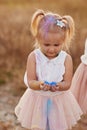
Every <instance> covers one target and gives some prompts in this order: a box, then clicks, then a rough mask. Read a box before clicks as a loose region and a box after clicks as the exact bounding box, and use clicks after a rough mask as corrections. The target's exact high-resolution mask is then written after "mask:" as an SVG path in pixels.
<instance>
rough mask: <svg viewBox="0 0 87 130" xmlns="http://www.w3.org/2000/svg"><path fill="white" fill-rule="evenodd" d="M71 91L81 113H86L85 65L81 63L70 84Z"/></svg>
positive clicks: (86, 71)
mask: <svg viewBox="0 0 87 130" xmlns="http://www.w3.org/2000/svg"><path fill="white" fill-rule="evenodd" d="M71 91H72V92H73V94H74V96H75V98H76V99H77V101H78V103H79V105H80V107H81V109H82V111H83V112H84V113H86V112H87V65H85V64H83V63H81V64H80V65H79V67H78V68H77V70H76V72H75V74H74V77H73V80H72V84H71Z"/></svg>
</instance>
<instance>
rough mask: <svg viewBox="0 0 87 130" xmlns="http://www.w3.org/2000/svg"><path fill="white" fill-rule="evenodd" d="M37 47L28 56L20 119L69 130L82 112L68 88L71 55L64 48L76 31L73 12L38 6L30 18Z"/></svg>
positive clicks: (40, 129) (32, 127)
mask: <svg viewBox="0 0 87 130" xmlns="http://www.w3.org/2000/svg"><path fill="white" fill-rule="evenodd" d="M31 29H32V34H33V36H34V38H35V39H36V44H35V45H36V47H37V49H35V50H34V51H32V52H31V53H30V54H29V56H28V60H27V68H26V74H25V83H26V85H27V86H28V88H27V90H26V92H25V93H24V95H23V96H22V98H21V99H20V102H19V103H18V105H17V106H16V109H15V113H16V115H17V117H18V120H19V122H20V123H21V125H22V126H23V127H25V128H28V129H29V130H68V129H71V128H72V126H74V125H75V124H76V123H77V121H78V120H79V119H80V116H81V115H82V111H81V109H80V107H79V105H78V104H77V101H76V99H75V98H74V96H73V94H72V93H71V91H70V90H69V88H70V85H71V80H72V75H73V65H72V58H71V56H70V55H69V54H68V53H67V52H65V51H63V50H62V49H63V47H65V46H68V45H69V44H68V43H69V42H70V40H71V39H72V37H73V34H74V22H73V19H72V17H71V16H60V15H57V14H54V13H51V12H44V11H43V10H37V11H36V12H35V13H34V15H33V17H32V21H31Z"/></svg>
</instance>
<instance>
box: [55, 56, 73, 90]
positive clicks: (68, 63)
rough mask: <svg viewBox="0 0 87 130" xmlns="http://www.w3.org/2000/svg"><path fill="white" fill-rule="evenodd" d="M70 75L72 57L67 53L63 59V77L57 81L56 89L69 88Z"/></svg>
mask: <svg viewBox="0 0 87 130" xmlns="http://www.w3.org/2000/svg"><path fill="white" fill-rule="evenodd" d="M72 76H73V63H72V58H71V56H70V55H67V57H66V59H65V74H64V79H63V81H62V82H59V83H58V85H57V86H58V87H57V89H58V91H65V90H68V89H69V88H70V85H71V81H72Z"/></svg>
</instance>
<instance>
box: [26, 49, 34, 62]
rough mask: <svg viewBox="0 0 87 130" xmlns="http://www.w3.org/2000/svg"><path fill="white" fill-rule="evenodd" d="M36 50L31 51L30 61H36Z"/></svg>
mask: <svg viewBox="0 0 87 130" xmlns="http://www.w3.org/2000/svg"><path fill="white" fill-rule="evenodd" d="M34 51H35V50H33V51H32V52H30V53H29V55H28V61H35V53H34Z"/></svg>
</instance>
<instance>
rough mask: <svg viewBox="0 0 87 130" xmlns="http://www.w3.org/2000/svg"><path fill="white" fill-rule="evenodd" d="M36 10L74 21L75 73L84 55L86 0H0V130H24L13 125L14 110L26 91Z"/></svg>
mask: <svg viewBox="0 0 87 130" xmlns="http://www.w3.org/2000/svg"><path fill="white" fill-rule="evenodd" d="M36 9H43V10H46V11H53V12H55V13H58V14H60V15H71V16H72V17H73V19H74V21H75V28H76V30H75V37H74V39H73V41H72V43H71V47H70V52H71V55H72V58H73V64H74V72H75V70H76V68H77V66H78V65H79V63H80V56H81V55H82V54H83V53H84V44H85V39H86V38H87V0H0V130H23V129H22V128H21V127H20V126H19V124H18V122H17V121H16V117H15V115H14V108H15V105H16V104H17V103H18V101H19V98H20V96H21V95H22V94H23V92H24V91H25V89H26V86H25V85H24V83H23V76H24V72H25V70H26V61H27V56H28V54H29V53H30V52H31V51H32V50H33V49H34V47H33V44H34V39H33V37H32V35H31V32H30V22H31V18H32V15H33V13H34V12H35V11H36ZM86 123H87V122H86ZM73 130H74V129H73ZM75 130H87V127H85V126H84V128H82V127H81V126H80V127H79V129H78V128H75Z"/></svg>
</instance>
